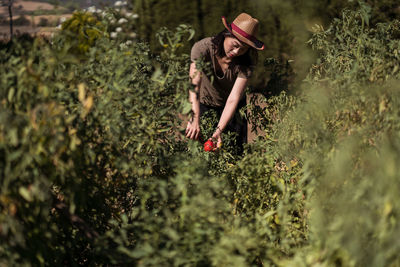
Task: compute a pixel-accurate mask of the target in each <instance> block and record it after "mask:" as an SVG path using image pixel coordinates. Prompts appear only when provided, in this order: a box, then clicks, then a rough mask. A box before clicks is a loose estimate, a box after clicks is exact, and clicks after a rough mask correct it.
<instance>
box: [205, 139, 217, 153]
mask: <svg viewBox="0 0 400 267" xmlns="http://www.w3.org/2000/svg"><path fill="white" fill-rule="evenodd" d="M214 148H215V144H214V143H213V141H212V140H207V142H205V143H204V151H208V152H209V151H214Z"/></svg>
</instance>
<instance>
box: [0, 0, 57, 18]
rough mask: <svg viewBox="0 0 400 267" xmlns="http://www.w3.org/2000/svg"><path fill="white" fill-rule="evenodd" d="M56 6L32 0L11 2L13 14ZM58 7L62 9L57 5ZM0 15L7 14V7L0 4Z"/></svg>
mask: <svg viewBox="0 0 400 267" xmlns="http://www.w3.org/2000/svg"><path fill="white" fill-rule="evenodd" d="M54 9H56V7H55V6H54V5H51V4H48V3H42V2H34V1H22V0H16V1H14V4H13V9H12V11H13V14H15V15H20V14H23V13H24V12H32V11H37V10H54ZM58 9H62V8H61V7H58ZM0 16H8V7H7V6H0Z"/></svg>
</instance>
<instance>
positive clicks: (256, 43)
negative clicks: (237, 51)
mask: <svg viewBox="0 0 400 267" xmlns="http://www.w3.org/2000/svg"><path fill="white" fill-rule="evenodd" d="M222 23H223V24H224V26H225V28H226V29H227V30H228V31H229V32H230V33H232V34H233V35H235V37H236V38H238V39H239V40H240V41H242V42H243V43H245V44H247V45H249V46H251V47H253V48H255V49H257V50H264V48H265V46H264V43H263V42H261V41H260V40H258V39H256V38H255V37H253V38H252V40H250V39H249V38H246V37H245V36H242V35H241V34H240V33H238V32H236V31H235V30H233V29H232V26H231V24H230V23H228V22H227V20H226V18H225V17H222Z"/></svg>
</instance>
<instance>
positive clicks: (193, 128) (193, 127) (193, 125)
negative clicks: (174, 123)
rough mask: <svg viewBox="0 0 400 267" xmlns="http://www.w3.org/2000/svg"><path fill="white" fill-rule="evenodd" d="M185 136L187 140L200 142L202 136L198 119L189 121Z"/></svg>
mask: <svg viewBox="0 0 400 267" xmlns="http://www.w3.org/2000/svg"><path fill="white" fill-rule="evenodd" d="M185 134H186V137H187V138H190V139H193V140H198V139H199V136H200V122H199V121H198V120H196V119H194V120H191V121H189V122H188V124H187V126H186V133H185Z"/></svg>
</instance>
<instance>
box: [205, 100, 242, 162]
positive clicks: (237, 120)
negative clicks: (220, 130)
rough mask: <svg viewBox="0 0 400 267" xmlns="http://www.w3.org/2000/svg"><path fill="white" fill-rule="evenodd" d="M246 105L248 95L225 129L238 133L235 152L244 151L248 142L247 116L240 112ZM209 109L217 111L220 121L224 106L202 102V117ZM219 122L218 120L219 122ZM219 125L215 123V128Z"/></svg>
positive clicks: (240, 152)
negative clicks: (244, 145)
mask: <svg viewBox="0 0 400 267" xmlns="http://www.w3.org/2000/svg"><path fill="white" fill-rule="evenodd" d="M244 106H246V97H244V98H243V99H242V100H241V101H240V102H239V103H238V106H237V108H236V111H235V114H234V115H233V117H232V119H231V120H230V121H229V123H228V125H227V126H226V127H225V129H224V133H227V132H233V133H235V134H236V138H235V140H234V143H233V144H230V145H232V147H234V148H236V149H235V150H236V151H235V152H236V153H237V154H239V155H241V154H242V153H243V144H246V143H247V120H246V118H244V117H242V116H241V115H240V113H239V110H240V109H241V108H242V107H244ZM209 110H215V111H216V113H217V117H218V121H219V119H220V118H221V115H222V111H223V110H224V107H212V106H208V105H204V104H202V103H200V117H201V116H202V115H203V114H204V113H205V112H207V111H209ZM217 123H218V122H217ZM216 127H217V125H215V128H216Z"/></svg>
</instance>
